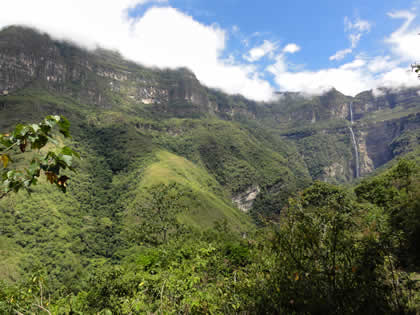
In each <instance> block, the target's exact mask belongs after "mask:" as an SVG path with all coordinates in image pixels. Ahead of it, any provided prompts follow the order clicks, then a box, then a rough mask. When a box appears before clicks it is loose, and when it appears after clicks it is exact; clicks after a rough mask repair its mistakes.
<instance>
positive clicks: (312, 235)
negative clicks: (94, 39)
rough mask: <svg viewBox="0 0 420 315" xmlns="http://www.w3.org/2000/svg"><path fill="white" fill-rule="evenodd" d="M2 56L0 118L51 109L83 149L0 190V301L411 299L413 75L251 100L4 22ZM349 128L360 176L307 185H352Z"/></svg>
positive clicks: (375, 306)
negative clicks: (391, 82) (23, 187)
mask: <svg viewBox="0 0 420 315" xmlns="http://www.w3.org/2000/svg"><path fill="white" fill-rule="evenodd" d="M1 39H3V40H1ZM0 66H1V68H0V69H1V70H0V74H1V75H0V132H3V133H8V132H10V131H11V130H13V128H14V127H15V126H16V125H18V124H24V125H27V124H32V123H34V122H37V121H41V120H42V119H43V118H44V117H45V116H47V115H51V114H53V116H52V117H61V116H65V117H67V118H68V120H69V121H70V122H71V130H70V131H71V134H72V138H71V139H70V138H65V139H64V138H59V144H60V145H62V146H64V147H71V148H74V150H75V151H77V152H79V153H80V155H81V159H80V160H79V159H75V160H74V161H72V162H73V164H72V166H73V167H74V168H75V169H76V170H77V172H76V173H75V174H71V181H70V183H69V185H68V187H67V192H66V194H65V195H64V194H62V193H61V192H60V191H57V190H56V189H54V187H53V186H51V185H46V183H45V182H43V181H42V180H41V181H40V183H39V185H37V186H33V187H31V189H32V190H33V192H34V193H33V194H32V195H31V196H30V197H28V195H27V194H26V193H23V192H20V193H18V194H16V195H13V194H10V195H9V196H7V197H5V198H2V200H0V257H1V258H0V281H1V280H2V282H1V285H0V313H6V314H8V313H13V312H16V311H17V312H21V313H24V314H26V313H37V312H42V308H44V309H47V310H49V311H50V312H52V313H56V314H66V313H69V314H71V313H73V314H74V313H79V314H95V313H103V314H109V313H110V312H112V313H115V314H130V313H131V314H133V313H134V314H136V313H140V314H142V313H149V314H155V313H163V314H166V313H177V314H178V313H186V314H189V313H194V314H197V313H213V314H220V313H223V314H239V313H241V314H254V313H257V314H258V313H261V314H267V313H270V314H272V313H274V314H275V313H280V314H293V313H296V314H297V313H300V314H302V313H303V314H305V313H306V314H308V313H319V314H325V313H333V314H337V313H340V314H341V313H344V314H345V313H355V314H360V313H366V312H365V311H366V310H368V312H369V313H373V314H375V313H377V314H381V313H385V314H386V313H410V312H411V313H414V312H416V311H417V312H418V303H419V301H418V299H419V297H418V284H417V282H416V281H415V280H416V279H418V274H417V273H415V272H418V266H419V265H418V254H417V252H418V250H417V244H418V242H417V239H418V225H417V223H416V222H418V209H419V206H418V198H419V194H418V188H417V186H419V185H418V170H417V167H416V166H415V165H414V164H413V163H412V161H419V156H420V146H419V139H420V137H419V136H418V130H419V128H418V127H419V124H420V120H419V117H420V116H419V114H418V111H419V105H420V101H419V95H418V94H417V90H416V89H407V90H402V91H399V92H395V91H386V90H384V91H383V92H384V95H382V96H379V97H374V96H373V94H372V93H371V92H366V93H361V94H360V95H358V96H356V97H355V98H351V97H347V96H345V95H343V94H341V93H340V92H338V91H336V90H332V91H330V92H329V93H327V94H325V95H323V96H320V97H304V96H302V95H299V94H294V93H285V94H284V95H281V97H280V98H279V99H278V100H277V101H275V102H272V103H256V102H253V101H250V100H247V99H245V98H244V97H242V96H238V95H237V96H231V95H226V94H224V93H222V92H220V91H215V90H212V89H208V88H206V87H203V86H202V85H201V84H200V83H199V82H198V80H197V79H196V78H195V77H194V75H193V74H192V73H191V72H190V71H188V70H187V69H179V70H157V69H148V68H145V67H142V66H139V65H136V64H133V63H130V62H129V61H126V60H124V59H122V58H121V56H119V55H118V54H117V53H114V52H109V51H104V50H97V51H93V52H92V51H91V52H88V51H84V50H82V49H79V48H77V47H75V46H73V45H71V44H69V43H64V42H58V41H53V40H52V39H51V38H50V37H49V36H47V35H40V34H38V33H36V32H34V31H31V30H28V29H21V28H13V27H12V28H8V29H5V30H2V31H0ZM350 103H351V104H352V107H351V108H352V110H353V113H352V114H353V116H354V123H353V124H351V122H350V118H351V116H350V112H349V111H350ZM349 126H352V128H353V129H354V133H355V137H356V140H357V145H358V146H359V151H360V160H361V165H362V167H364V171H362V172H361V173H362V175H363V176H364V178H363V179H362V180H361V181H359V182H357V186H356V188H355V190H354V191H353V190H352V189H351V188H350V186H349V187H347V188H343V187H336V186H333V185H329V184H326V183H322V182H316V183H315V184H314V185H312V186H311V184H313V180H316V179H320V180H323V181H327V182H333V183H343V182H344V183H346V184H348V185H351V182H352V181H353V180H354V177H355V175H354V174H355V169H354V167H355V165H354V164H355V162H354V161H355V159H354V150H353V147H352V140H351V138H350V136H351V135H350V132H349ZM31 132H32V131H31ZM46 149H49V147H48V146H47V147H46ZM19 150H20V149H19ZM65 153H66V152H61V156H60V152H57V154H56V156H57V157H58V158H59V160H60V159H61V157H63V156H68V154H65ZM1 156H3V155H1ZM401 156H404V157H405V158H406V160H404V161H402V162H398V161H397V159H395V157H401ZM67 159H68V157H65V158H64V160H67ZM16 161H17V164H16V165H18V163H20V162H23V161H24V160H20V157H19V158H18V159H16ZM384 163H385V164H384ZM387 163H388V164H387ZM4 164H6V163H5V158H2V161H1V165H0V168H1V167H3V166H4ZM7 164H9V163H7ZM11 165H12V164H10V165H7V166H8V167H9V166H11ZM380 167H383V168H382V169H381V168H380ZM388 168H390V170H389V171H387V169H388ZM374 169H376V173H375V176H372V177H369V176H368V175H367V174H368V171H367V170H369V172H370V171H372V170H374ZM64 175H65V176H70V175H69V174H67V173H65V174H64ZM59 178H60V177H57V178H56V179H57V180H59ZM57 183H58V181H57ZM59 186H60V185H59ZM239 207H241V209H242V210H243V211H240V210H239V209H238V208H239ZM244 211H245V212H246V211H248V213H244ZM257 226H258V228H257ZM411 272H413V273H411ZM41 288H42V289H41ZM41 296H42V298H41Z"/></svg>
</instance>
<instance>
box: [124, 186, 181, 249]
mask: <svg viewBox="0 0 420 315" xmlns="http://www.w3.org/2000/svg"><path fill="white" fill-rule="evenodd" d="M186 192H187V191H186V190H185V189H184V188H183V187H181V186H180V185H179V184H177V183H170V184H168V185H166V184H157V185H153V186H150V187H148V188H147V189H146V190H145V191H144V194H143V198H142V199H141V200H138V201H136V202H135V203H134V205H133V207H132V209H130V211H129V213H128V218H129V220H130V222H131V223H129V234H130V235H131V238H132V239H134V240H136V241H145V242H150V243H152V244H159V243H166V241H167V239H168V235H169V234H174V233H178V232H179V231H180V228H181V225H180V224H179V222H178V220H177V215H178V214H179V213H180V212H182V211H183V210H185V209H186V207H185V206H184V205H183V201H182V197H183V196H184V195H185V193H186Z"/></svg>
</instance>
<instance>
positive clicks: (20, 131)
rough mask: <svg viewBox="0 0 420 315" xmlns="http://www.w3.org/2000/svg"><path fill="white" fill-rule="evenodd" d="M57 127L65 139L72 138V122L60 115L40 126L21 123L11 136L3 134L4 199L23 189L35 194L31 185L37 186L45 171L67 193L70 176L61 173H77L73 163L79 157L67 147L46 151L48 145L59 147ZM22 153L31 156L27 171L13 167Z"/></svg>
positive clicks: (0, 157) (0, 139) (0, 143)
mask: <svg viewBox="0 0 420 315" xmlns="http://www.w3.org/2000/svg"><path fill="white" fill-rule="evenodd" d="M55 126H57V127H58V130H59V132H60V133H61V134H62V135H63V136H64V137H66V138H68V137H70V133H69V127H70V123H69V122H68V120H67V119H65V118H64V117H60V116H47V117H46V118H45V119H44V121H43V122H41V123H40V124H30V125H23V124H19V125H17V126H16V128H15V129H14V130H13V131H12V132H11V133H10V134H0V151H1V153H0V154H1V155H0V160H1V161H2V163H3V165H2V166H3V170H2V172H1V179H2V187H1V191H0V198H2V197H4V196H6V195H7V194H8V193H9V192H10V191H13V192H18V191H19V190H20V189H25V190H26V191H28V192H31V186H32V185H36V183H37V182H38V178H39V177H40V175H41V171H42V172H43V173H44V175H45V176H46V178H47V181H48V182H50V183H51V184H55V185H56V186H57V187H58V188H60V189H61V190H62V191H63V192H65V191H66V187H67V180H68V179H69V177H67V176H66V175H61V174H60V172H61V171H62V170H65V169H70V170H74V169H73V168H72V160H73V157H74V156H76V157H79V155H78V153H77V152H76V151H74V150H73V149H71V148H70V147H67V146H64V147H62V148H60V149H59V150H58V151H52V150H42V149H43V148H44V147H45V146H46V145H47V144H48V142H52V143H54V144H57V142H56V141H55V140H54V139H53V136H52V130H53V128H54V127H55ZM19 151H20V152H21V153H25V152H27V154H30V155H31V159H30V162H29V163H28V164H29V166H25V167H23V169H21V168H19V166H17V167H12V165H13V166H14V164H13V163H14V162H15V161H14V160H15V157H16V158H17V155H18V152H19Z"/></svg>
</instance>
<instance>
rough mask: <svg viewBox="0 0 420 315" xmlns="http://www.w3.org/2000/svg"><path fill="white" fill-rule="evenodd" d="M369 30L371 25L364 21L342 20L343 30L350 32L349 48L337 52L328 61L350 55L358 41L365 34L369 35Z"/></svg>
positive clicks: (346, 18)
mask: <svg viewBox="0 0 420 315" xmlns="http://www.w3.org/2000/svg"><path fill="white" fill-rule="evenodd" d="M370 29H371V24H370V23H369V22H368V21H366V20H361V19H359V18H358V19H356V20H355V21H354V22H352V21H350V19H349V18H348V17H347V16H346V17H345V18H344V30H345V31H346V32H350V34H349V37H348V38H349V41H350V47H349V48H346V49H342V50H339V51H337V52H336V53H335V54H334V55H332V56H330V58H329V59H330V60H331V61H332V60H342V59H344V57H345V56H347V55H348V54H351V53H352V52H353V50H354V49H355V48H356V47H357V45H358V44H359V41H360V39H361V38H362V36H363V35H364V34H366V33H369V32H370Z"/></svg>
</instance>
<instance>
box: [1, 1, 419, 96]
mask: <svg viewBox="0 0 420 315" xmlns="http://www.w3.org/2000/svg"><path fill="white" fill-rule="evenodd" d="M419 15H420V0H405V1H402V0H392V1H391V0H382V1H379V0H369V1H366V0H351V1H332V0H318V1H307V0H300V1H296V0H294V1H287V0H283V1H279V0H259V1H255V0H253V1H251V0H212V1H209V0H43V1H34V0H13V1H7V2H6V3H5V4H3V5H2V10H1V11H0V28H3V27H6V26H9V25H25V26H30V27H35V28H37V29H38V30H40V31H43V32H47V33H49V34H50V35H51V36H52V37H54V38H56V39H59V40H70V41H72V42H74V43H76V44H78V45H79V46H81V47H84V48H87V49H95V48H97V47H103V48H107V49H113V50H117V51H119V52H120V53H121V54H122V55H123V56H124V57H125V58H127V59H130V60H133V61H135V62H137V63H139V64H142V65H145V66H153V67H159V68H177V67H187V68H189V69H190V70H191V71H193V72H194V73H195V75H196V76H197V78H198V79H199V80H200V82H201V83H202V84H204V85H207V86H209V87H213V88H218V89H221V90H223V91H225V92H227V93H230V94H242V95H244V96H246V97H248V98H250V99H253V100H257V101H270V100H272V99H273V98H274V97H275V92H286V91H292V92H302V93H305V94H311V95H313V94H315V95H316V94H321V93H324V92H326V91H328V90H330V89H331V88H333V87H334V88H336V89H337V90H339V91H341V92H342V93H344V94H346V95H351V96H354V95H356V94H358V93H360V92H362V91H365V90H369V89H372V90H373V91H374V93H375V95H380V94H381V90H380V89H379V88H380V87H387V88H392V89H400V88H403V87H412V86H419V84H420V81H419V80H418V79H417V77H416V75H415V73H413V72H411V71H410V65H411V64H412V63H414V62H416V61H418V62H420V35H419V33H420V16H419Z"/></svg>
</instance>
